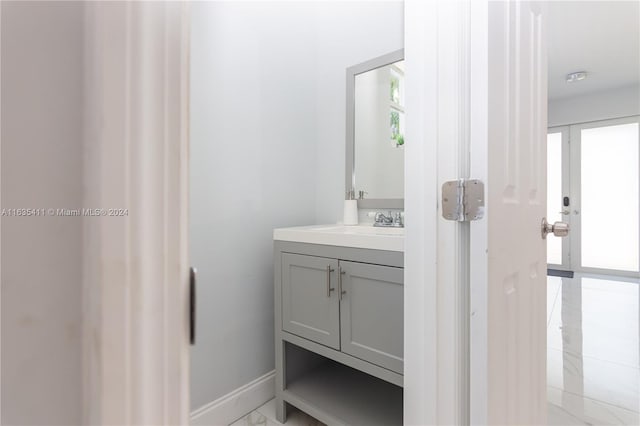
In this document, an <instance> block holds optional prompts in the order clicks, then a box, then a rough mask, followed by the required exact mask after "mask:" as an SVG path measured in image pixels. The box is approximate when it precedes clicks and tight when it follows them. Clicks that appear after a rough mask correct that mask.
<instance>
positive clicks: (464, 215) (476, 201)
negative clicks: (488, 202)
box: [442, 179, 484, 222]
mask: <svg viewBox="0 0 640 426" xmlns="http://www.w3.org/2000/svg"><path fill="white" fill-rule="evenodd" d="M483 216H484V183H482V181H480V180H478V179H458V180H450V181H448V182H445V183H443V184H442V217H444V218H445V219H447V220H455V221H456V222H469V221H472V220H478V219H482V217H483Z"/></svg>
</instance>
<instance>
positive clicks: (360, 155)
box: [345, 50, 405, 209]
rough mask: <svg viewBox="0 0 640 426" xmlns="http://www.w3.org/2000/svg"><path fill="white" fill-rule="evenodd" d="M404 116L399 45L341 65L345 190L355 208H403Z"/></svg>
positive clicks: (401, 63)
mask: <svg viewBox="0 0 640 426" xmlns="http://www.w3.org/2000/svg"><path fill="white" fill-rule="evenodd" d="M404 117H405V114H404V50H397V51H395V52H392V53H389V54H387V55H384V56H380V57H378V58H374V59H372V60H370V61H367V62H364V63H362V64H358V65H355V66H353V67H350V68H348V69H347V137H346V143H347V157H346V160H347V161H346V186H345V189H346V192H347V193H348V192H349V191H351V190H353V193H354V194H355V196H356V197H357V198H358V207H359V208H365V209H377V208H390V209H401V208H404V143H405V140H404V128H405V120H404Z"/></svg>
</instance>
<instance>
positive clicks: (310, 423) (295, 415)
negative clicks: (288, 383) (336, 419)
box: [231, 399, 325, 426]
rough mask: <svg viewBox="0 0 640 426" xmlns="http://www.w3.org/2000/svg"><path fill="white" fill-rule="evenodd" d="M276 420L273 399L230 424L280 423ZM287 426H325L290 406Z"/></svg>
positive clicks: (262, 425)
mask: <svg viewBox="0 0 640 426" xmlns="http://www.w3.org/2000/svg"><path fill="white" fill-rule="evenodd" d="M282 424H283V423H280V422H279V421H277V420H276V403H275V400H274V399H272V400H271V401H269V402H267V403H266V404H264V405H263V406H261V407H259V408H257V409H256V410H254V411H252V412H251V413H249V414H247V415H246V416H244V417H243V418H241V419H240V420H238V421H236V422H235V423H233V424H231V426H278V425H282ZM286 425H287V426H325V424H324V423H321V422H320V421H318V420H316V419H314V418H313V417H311V416H310V415H308V414H306V413H303V412H302V411H300V410H297V409H295V408H292V411H291V412H289V416H288V417H287V423H286Z"/></svg>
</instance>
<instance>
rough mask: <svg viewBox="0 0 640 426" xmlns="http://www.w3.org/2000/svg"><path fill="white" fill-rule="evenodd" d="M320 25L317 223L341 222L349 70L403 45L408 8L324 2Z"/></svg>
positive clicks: (397, 4) (318, 19)
mask: <svg viewBox="0 0 640 426" xmlns="http://www.w3.org/2000/svg"><path fill="white" fill-rule="evenodd" d="M315 27H316V31H317V67H316V85H317V99H316V102H317V108H318V114H317V120H318V128H317V145H316V162H317V164H318V167H317V169H316V182H317V191H316V221H317V223H335V222H336V221H338V220H342V209H343V200H344V191H345V187H344V181H345V132H346V129H345V125H346V123H345V114H346V111H345V105H346V98H345V96H346V94H345V90H346V88H345V84H346V69H347V68H348V67H350V66H353V65H356V64H359V63H361V62H364V61H367V60H369V59H372V58H375V57H377V56H381V55H384V54H387V53H390V52H393V51H395V50H398V49H402V48H403V47H404V4H403V2H401V1H386V2H385V1H380V2H374V1H372V2H358V1H356V2H348V1H345V2H327V3H322V4H319V5H318V6H317V7H316V12H315ZM356 161H357V160H356Z"/></svg>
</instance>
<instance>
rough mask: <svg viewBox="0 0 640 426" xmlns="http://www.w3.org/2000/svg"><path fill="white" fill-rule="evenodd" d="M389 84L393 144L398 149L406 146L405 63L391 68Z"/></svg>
mask: <svg viewBox="0 0 640 426" xmlns="http://www.w3.org/2000/svg"><path fill="white" fill-rule="evenodd" d="M389 82H390V84H389V86H390V89H391V90H390V97H389V110H390V130H391V144H392V145H393V146H395V147H396V148H398V147H401V146H403V145H404V61H399V62H396V63H395V64H392V65H391V66H390V67H389Z"/></svg>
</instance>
